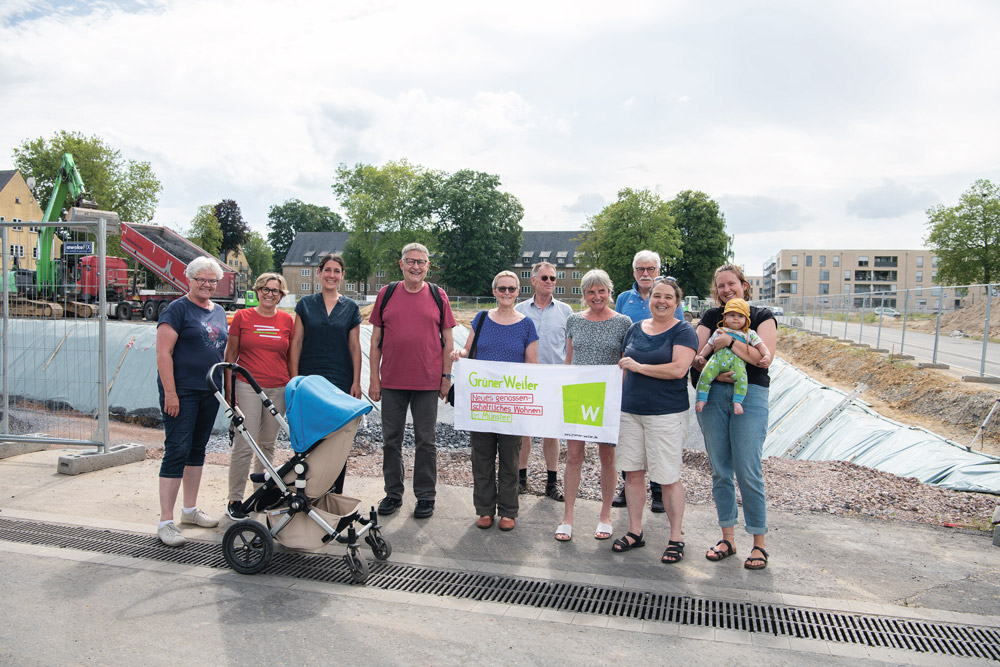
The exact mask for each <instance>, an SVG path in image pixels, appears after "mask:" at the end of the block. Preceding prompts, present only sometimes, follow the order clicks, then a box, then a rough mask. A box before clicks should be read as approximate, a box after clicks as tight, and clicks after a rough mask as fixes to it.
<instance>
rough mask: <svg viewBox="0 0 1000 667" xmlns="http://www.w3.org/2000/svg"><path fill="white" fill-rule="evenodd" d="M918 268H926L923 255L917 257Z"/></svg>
mask: <svg viewBox="0 0 1000 667" xmlns="http://www.w3.org/2000/svg"><path fill="white" fill-rule="evenodd" d="M917 268H918V269H922V268H924V256H923V255H917Z"/></svg>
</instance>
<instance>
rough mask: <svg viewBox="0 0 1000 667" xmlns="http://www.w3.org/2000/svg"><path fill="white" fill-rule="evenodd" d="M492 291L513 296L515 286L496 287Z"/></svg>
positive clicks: (515, 289)
mask: <svg viewBox="0 0 1000 667" xmlns="http://www.w3.org/2000/svg"><path fill="white" fill-rule="evenodd" d="M493 289H495V290H496V291H498V292H501V293H502V292H510V293H511V294H513V293H514V292H516V291H517V286H516V285H497V286H496V287H494V288H493Z"/></svg>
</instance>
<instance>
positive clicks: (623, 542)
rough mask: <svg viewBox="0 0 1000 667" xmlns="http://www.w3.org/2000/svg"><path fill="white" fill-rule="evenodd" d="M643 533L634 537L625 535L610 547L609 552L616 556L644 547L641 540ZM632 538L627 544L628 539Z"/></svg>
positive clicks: (633, 535) (631, 534) (644, 541)
mask: <svg viewBox="0 0 1000 667" xmlns="http://www.w3.org/2000/svg"><path fill="white" fill-rule="evenodd" d="M642 535H643V533H639V534H638V535H636V534H635V533H625V537H619V538H618V539H617V540H615V542H614V544H612V545H611V550H612V551H614V552H615V553H616V554H620V553H625V552H626V551H628V550H629V549H638V548H639V547H644V546H646V540H644V539H642ZM630 537H631V538H632V539H633V540H634V541H633V542H629V541H628V538H630Z"/></svg>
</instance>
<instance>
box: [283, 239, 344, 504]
mask: <svg viewBox="0 0 1000 667" xmlns="http://www.w3.org/2000/svg"><path fill="white" fill-rule="evenodd" d="M346 269H347V265H346V264H345V263H344V258H343V257H341V256H340V255H337V254H333V253H328V254H326V255H323V257H322V258H321V259H320V260H319V268H318V271H319V278H320V287H321V289H320V291H319V292H318V293H316V294H310V295H308V296H304V297H302V298H301V299H299V302H298V303H297V304H295V330H294V331H293V333H292V344H291V346H290V348H289V350H288V371H289V373H291V375H292V377H295V376H296V375H322V376H323V377H325V378H326V379H327V380H329V381H330V383H331V384H333V385H334V386H336V387H337V388H338V389H340V390H341V391H342V392H344V393H345V394H350V395H351V396H353V397H354V398H361V310H360V309H359V308H358V304H357V303H355V302H354V300H353V299H351V298H349V297H346V296H344V295H343V294H341V293H340V283H341V282H342V281H343V280H344V271H345V270H346ZM346 473H347V465H346V464H345V465H344V469H343V470H341V471H340V476H339V477H337V481H336V482H334V484H333V488H332V491H333V492H334V493H343V492H344V477H345V475H346Z"/></svg>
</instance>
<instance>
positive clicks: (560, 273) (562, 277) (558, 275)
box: [556, 271, 566, 280]
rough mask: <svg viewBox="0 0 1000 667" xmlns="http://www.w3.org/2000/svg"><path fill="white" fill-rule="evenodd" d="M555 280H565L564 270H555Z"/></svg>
mask: <svg viewBox="0 0 1000 667" xmlns="http://www.w3.org/2000/svg"><path fill="white" fill-rule="evenodd" d="M556 280H566V272H565V271H556Z"/></svg>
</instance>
